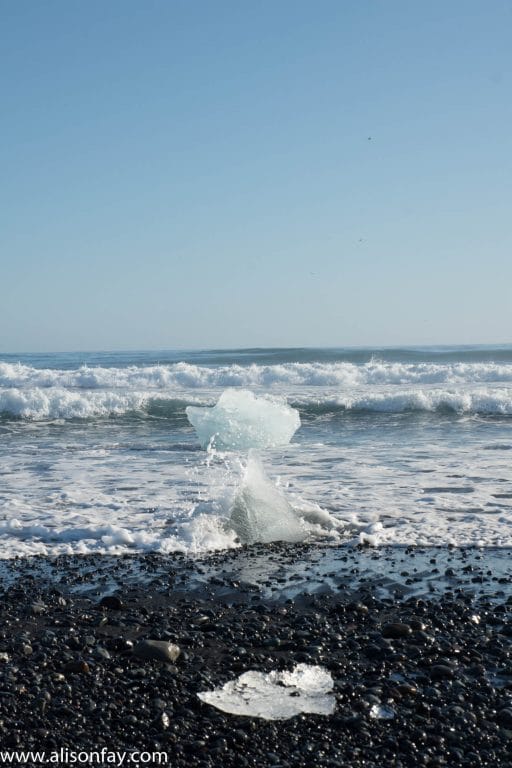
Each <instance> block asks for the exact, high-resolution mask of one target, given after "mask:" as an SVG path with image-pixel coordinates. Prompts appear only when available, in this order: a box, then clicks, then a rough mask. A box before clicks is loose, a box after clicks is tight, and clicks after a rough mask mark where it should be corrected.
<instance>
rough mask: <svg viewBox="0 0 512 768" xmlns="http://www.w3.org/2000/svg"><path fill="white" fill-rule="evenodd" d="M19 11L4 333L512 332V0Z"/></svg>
mask: <svg viewBox="0 0 512 768" xmlns="http://www.w3.org/2000/svg"><path fill="white" fill-rule="evenodd" d="M0 19H1V21H0V97H1V115H0V139H1V140H0V178H1V181H0V285H1V292H0V352H30V351H33V352H37V351H64V350H69V351H71V350H101V349H120V350H121V349H179V348H211V347H216V348H221V347H222V348H229V347H254V346H347V345H366V346H372V345H375V346H380V345H390V346H391V345H401V344H403V345H410V344H417V345H419V344H453V343H461V344H472V343H475V344H477V343H510V342H512V301H511V296H512V291H511V286H512V226H511V222H512V211H511V203H512V195H511V192H512V130H511V125H512V98H511V96H512V88H511V86H512V47H511V45H510V39H511V33H512V0H493V1H492V2H489V1H488V0H478V1H477V0H450V2H446V0H430V2H428V3H424V2H419V0H418V1H417V2H416V1H413V2H411V0H386V1H385V2H383V0H316V2H311V0H307V2H304V0H250V1H249V0H242V1H241V0H215V1H213V0H195V2H190V0H145V1H144V2H140V0H109V2H104V0H81V1H80V2H79V1H78V0H45V2H44V3H42V2H37V1H36V0H30V1H29V0H16V2H12V0H0Z"/></svg>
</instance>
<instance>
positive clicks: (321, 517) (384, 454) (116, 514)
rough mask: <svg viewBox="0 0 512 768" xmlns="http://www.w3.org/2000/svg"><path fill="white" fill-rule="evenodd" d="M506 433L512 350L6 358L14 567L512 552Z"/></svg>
mask: <svg viewBox="0 0 512 768" xmlns="http://www.w3.org/2000/svg"><path fill="white" fill-rule="evenodd" d="M233 393H235V394H234V395H233ZM222 398H224V401H225V402H227V401H228V400H229V399H230V398H231V400H230V402H233V403H234V404H235V405H234V406H233V408H232V409H231V410H230V411H229V409H228V411H222V413H220V416H219V418H220V421H219V419H217V421H215V418H213V417H212V415H211V414H212V411H211V409H212V407H213V406H215V405H216V403H218V402H219V400H221V402H223V401H222ZM189 407H192V410H188V411H187V408H189ZM197 409H201V410H197ZM254 409H256V410H254ZM216 413H217V411H216ZM194 414H195V415H194ZM204 419H206V425H207V426H208V424H210V423H214V424H215V429H214V432H215V434H216V435H217V438H219V435H220V436H222V433H223V430H226V429H228V431H229V430H231V431H230V434H231V435H233V434H239V432H240V429H241V430H242V432H243V434H244V435H245V437H244V439H243V440H241V441H240V440H238V441H237V440H236V439H235V440H231V438H230V439H228V440H225V441H224V442H223V441H222V439H217V440H215V439H212V440H211V441H208V440H206V441H205V439H204V435H201V434H200V431H196V428H194V426H193V424H192V422H194V421H195V422H196V427H197V422H198V420H199V421H201V420H202V421H204ZM254 419H255V420H256V421H254ZM223 420H224V421H223ZM247 424H249V426H250V427H251V429H252V427H253V426H254V425H255V424H256V427H255V429H256V432H257V434H256V432H254V431H253V432H251V429H249V433H247V430H246V431H245V432H244V429H245V427H247ZM251 425H252V426H251ZM511 426H512V346H500V347H498V346H495V347H492V346H477V347H476V346H475V347H469V346H464V347H428V348H427V347H419V348H407V349H405V348H399V349H388V348H386V349H369V348H368V349H367V348H360V349H355V348H346V349H250V350H218V351H217V350H215V351H202V352H194V351H190V352H184V351H178V352H166V351H161V352H112V353H110V352H98V353H84V352H80V353H74V354H1V355H0V558H4V559H5V558H13V557H16V556H27V555H35V554H42V555H52V556H53V555H57V554H87V553H107V554H121V553H125V552H159V553H169V552H182V553H185V554H187V555H191V556H193V555H198V554H205V553H207V552H210V551H214V550H225V549H229V548H237V547H240V546H241V545H242V544H243V543H245V541H248V542H249V543H250V542H251V541H272V540H275V539H279V540H285V541H286V540H289V541H297V540H304V541H308V542H312V543H314V542H316V541H318V542H321V543H322V544H325V543H326V542H331V541H332V542H334V543H336V544H340V543H343V542H356V543H363V544H368V545H370V546H377V547H378V546H380V545H415V544H420V545H425V546H427V545H435V546H437V545H446V544H452V545H455V546H466V545H477V546H512V472H511V467H510V462H511V458H512V453H511V451H512V432H511ZM258 430H260V431H259V432H258ZM261 430H263V431H262V432H261ZM247 434H249V437H247ZM262 435H263V437H262ZM213 437H214V435H213V434H212V438H213ZM241 508H243V509H241ZM240 515H242V516H243V515H245V522H246V523H247V519H248V518H250V519H251V520H252V523H254V525H252V527H251V529H250V531H249V533H248V532H247V526H246V527H245V528H244V525H243V524H240ZM254 521H256V522H254Z"/></svg>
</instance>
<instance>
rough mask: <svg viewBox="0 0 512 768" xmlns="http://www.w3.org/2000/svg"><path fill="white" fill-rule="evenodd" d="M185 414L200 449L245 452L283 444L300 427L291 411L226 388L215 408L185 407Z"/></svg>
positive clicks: (248, 394) (293, 410) (279, 405)
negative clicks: (209, 448) (198, 441)
mask: <svg viewBox="0 0 512 768" xmlns="http://www.w3.org/2000/svg"><path fill="white" fill-rule="evenodd" d="M186 413H187V417H188V420H189V421H190V423H191V424H192V426H193V427H194V428H195V430H196V432H197V435H198V437H199V440H200V442H201V445H202V447H203V448H206V447H207V446H208V445H213V446H214V447H215V448H219V449H221V450H222V449H224V450H247V449H249V448H271V447H275V446H279V445H287V444H288V443H289V442H290V440H291V438H292V436H293V435H294V434H295V432H296V431H297V429H298V428H299V427H300V417H299V413H298V411H296V410H295V409H294V408H291V407H290V406H289V405H287V404H286V403H285V402H282V401H278V400H270V399H268V398H266V397H256V396H255V395H254V394H253V393H252V392H248V391H247V390H243V389H242V390H235V389H227V390H225V391H224V392H223V393H222V395H221V396H220V398H219V400H218V402H217V404H216V405H215V406H213V407H211V408H208V407H206V408H202V407H198V406H192V405H189V406H188V408H187V409H186Z"/></svg>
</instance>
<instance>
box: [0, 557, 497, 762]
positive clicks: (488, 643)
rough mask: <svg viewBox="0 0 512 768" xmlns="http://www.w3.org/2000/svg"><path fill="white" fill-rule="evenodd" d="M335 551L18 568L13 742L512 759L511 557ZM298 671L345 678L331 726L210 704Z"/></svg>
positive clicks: (6, 664)
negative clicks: (234, 683) (250, 681)
mask: <svg viewBox="0 0 512 768" xmlns="http://www.w3.org/2000/svg"><path fill="white" fill-rule="evenodd" d="M325 552H326V554H324V555H323V556H320V555H319V552H318V547H317V548H316V549H315V550H308V549H307V548H306V547H304V546H298V547H290V546H286V547H285V546H284V545H269V546H267V547H262V546H256V547H250V548H245V549H242V550H238V551H235V552H230V553H225V554H222V555H216V556H214V557H212V558H209V559H205V560H201V561H188V560H184V559H183V558H181V557H179V556H171V555H170V556H168V557H165V558H164V557H158V556H154V555H145V556H134V557H130V558H127V557H120V558H118V559H116V560H115V571H114V576H112V573H113V567H114V566H113V560H112V558H109V557H101V556H94V557H92V556H87V557H84V558H78V557H62V558H58V559H57V560H54V561H51V562H50V561H44V559H43V558H40V559H39V560H37V559H35V560H33V561H32V562H30V563H29V562H27V561H15V562H13V563H12V564H11V566H10V571H9V573H7V574H4V579H3V589H1V590H0V593H1V601H0V619H1V621H0V743H1V744H2V748H4V749H8V748H18V749H25V750H30V749H34V750H35V749H37V750H53V749H61V748H69V749H74V750H76V749H87V750H90V749H97V748H101V747H102V746H105V747H108V749H110V750H128V751H129V750H151V751H153V750H163V751H166V752H167V753H168V754H169V765H172V766H173V768H177V767H178V766H185V765H186V766H212V768H213V766H218V765H222V766H227V767H230V766H237V768H238V766H254V767H255V768H256V766H257V767H258V768H264V767H265V766H282V768H286V767H287V766H297V767H300V768H302V767H304V768H310V766H312V765H314V766H315V767H319V768H323V766H326V767H328V766H329V767H334V766H349V767H350V768H359V767H361V768H362V767H363V766H364V768H382V767H383V766H393V768H400V767H404V766H449V767H450V768H451V766H492V767H493V768H494V767H495V766H507V765H512V652H511V641H512V587H511V585H510V575H509V572H510V562H511V561H510V560H508V564H507V563H505V562H504V561H503V558H505V556H507V557H509V556H510V553H508V554H507V555H506V554H505V553H500V554H498V555H496V557H498V558H500V557H501V558H502V560H500V565H499V568H498V566H496V565H495V563H494V562H493V560H492V558H493V557H494V556H495V553H493V552H488V553H485V552H481V551H476V550H475V551H453V550H448V548H446V550H442V551H441V550H438V551H436V552H434V553H433V552H431V551H428V552H425V551H423V552H421V551H419V550H409V551H404V550H401V551H391V550H382V551H379V552H375V551H369V550H367V549H359V548H337V549H336V550H333V549H331V550H327V549H326V550H325ZM432 559H434V560H435V563H433V564H432V566H431V568H430V569H427V570H425V569H424V568H423V565H424V563H425V562H427V563H428V562H429V560H432ZM404 560H405V561H407V563H408V567H407V568H405V567H404V562H403V561H404ZM375 561H377V562H378V566H379V567H378V568H377V567H376V566H375V567H374V566H373V565H371V568H370V564H372V563H374V562H375ZM319 562H322V563H324V562H325V563H326V567H325V568H324V569H323V571H322V573H320V575H319V576H318V578H317V577H314V574H315V573H316V572H317V571H318V565H319ZM247 563H250V564H251V567H252V570H251V571H248V570H247ZM419 563H422V564H423V565H422V568H417V574H418V577H417V578H416V577H415V578H416V580H415V581H414V582H413V583H412V584H410V585H407V584H406V583H405V581H404V579H402V580H400V578H399V576H398V574H399V572H400V569H402V571H403V570H406V571H407V580H409V579H410V577H409V574H410V573H411V572H414V567H415V566H417V565H418V564H419ZM269 564H271V567H270V565H269ZM298 564H300V569H299V566H298ZM434 566H436V567H435V570H436V574H435V575H434V574H432V571H433V569H434ZM468 566H471V570H467V568H468ZM327 568H329V569H332V574H331V575H330V576H329V577H328V578H327V575H326V573H325V571H326V569H327ZM354 569H355V570H356V571H357V572H356V573H354V572H353V571H354ZM465 569H466V570H465ZM447 570H449V571H450V573H449V574H448V575H446V571H447ZM497 570H498V571H499V575H498V576H497V577H496V572H497ZM299 571H300V574H301V579H302V581H299V580H298V579H296V578H293V577H294V576H295V575H296V574H297V573H299ZM369 571H370V572H371V573H373V572H374V571H375V572H377V571H378V573H379V577H378V580H377V577H376V578H373V576H371V573H370V576H369V575H368V573H369ZM382 573H387V574H388V576H387V577H386V578H383V577H382ZM389 573H392V574H393V578H392V579H391V580H390V579H389ZM255 574H256V575H255ZM439 574H441V576H440V577H439ZM276 575H277V576H279V579H281V580H280V581H278V580H277V578H276ZM320 576H322V578H320ZM433 576H435V579H436V589H435V593H433V592H432V589H431V583H432V582H431V578H432V577H433ZM477 577H478V578H477ZM475 578H477V580H476V581H473V579H475ZM443 579H444V581H443ZM468 579H469V581H468ZM495 579H499V581H498V580H495ZM297 585H298V586H297ZM305 587H307V588H305ZM107 597H112V598H115V599H112V600H110V599H109V600H106V599H105V598H107ZM34 607H36V610H34ZM178 649H179V651H180V653H178ZM298 663H308V664H318V665H321V666H323V667H325V668H326V669H327V670H328V671H329V672H330V673H331V675H332V677H333V678H334V681H335V688H334V690H335V696H336V703H337V704H336V710H335V713H334V714H333V715H332V716H329V717H325V716H320V715H298V716H297V717H294V718H292V719H291V720H286V721H264V720H260V719H256V718H250V717H237V716H233V715H228V714H225V713H223V712H220V711H218V710H217V709H215V708H214V707H212V706H209V705H207V704H204V703H202V702H201V701H200V700H199V699H198V697H197V693H198V692H200V691H205V690H210V689H213V688H217V687H218V686H221V685H223V684H224V683H226V682H227V681H228V680H231V679H233V678H235V677H237V676H238V675H240V674H241V673H242V672H245V671H247V670H258V671H262V672H269V671H271V670H276V669H277V670H285V669H286V670H291V669H293V667H294V666H295V665H296V664H298Z"/></svg>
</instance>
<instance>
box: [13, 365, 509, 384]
mask: <svg viewBox="0 0 512 768" xmlns="http://www.w3.org/2000/svg"><path fill="white" fill-rule="evenodd" d="M510 382H512V363H492V362H453V363H439V362H434V363H433V362H420V363H404V362H386V361H382V360H371V361H369V362H366V363H364V364H355V363H352V362H346V361H345V362H308V363H282V364H272V365H260V364H256V363H253V364H251V365H239V364H233V365H222V366H218V367H213V366H202V365H195V364H191V363H186V362H179V363H173V364H169V365H150V366H136V365H132V366H128V367H125V368H102V367H88V366H82V367H80V368H76V369H73V370H61V369H52V368H34V367H32V366H29V365H24V364H22V363H6V362H0V387H3V388H14V389H17V388H31V387H35V388H39V389H47V388H52V387H61V388H64V389H78V390H80V389H89V390H90V389H108V390H113V389H121V390H126V389H134V390H137V391H146V390H155V391H158V390H169V389H200V388H210V389H211V388H217V387H219V388H222V389H225V388H226V387H274V386H308V387H309V386H312V387H314V386H317V387H339V388H343V389H345V388H356V387H362V386H367V385H374V386H386V385H401V386H407V385H417V386H419V385H428V384H430V385H438V386H443V385H447V386H449V385H453V386H457V385H458V386H460V385H463V384H490V383H502V384H503V383H510Z"/></svg>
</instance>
